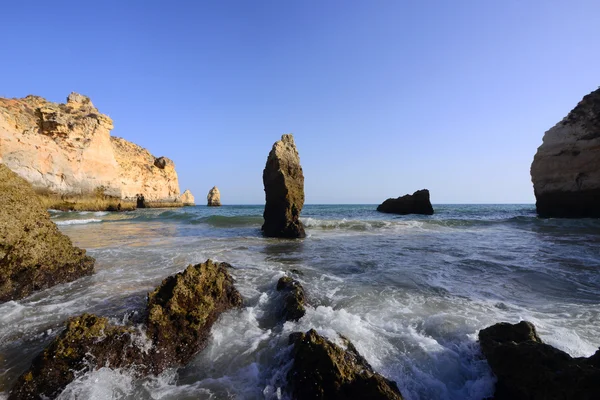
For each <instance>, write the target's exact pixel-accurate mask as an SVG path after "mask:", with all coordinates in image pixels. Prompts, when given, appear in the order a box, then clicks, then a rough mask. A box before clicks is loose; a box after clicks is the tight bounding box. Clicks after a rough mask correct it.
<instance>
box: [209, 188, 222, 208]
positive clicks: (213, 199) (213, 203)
mask: <svg viewBox="0 0 600 400" xmlns="http://www.w3.org/2000/svg"><path fill="white" fill-rule="evenodd" d="M206 201H207V205H208V206H209V207H220V206H221V192H219V188H218V187H216V186H213V188H212V189H210V190H209V191H208V195H207V196H206Z"/></svg>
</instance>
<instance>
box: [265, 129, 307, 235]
mask: <svg viewBox="0 0 600 400" xmlns="http://www.w3.org/2000/svg"><path fill="white" fill-rule="evenodd" d="M263 183H264V186H265V195H266V204H265V211H264V213H263V217H264V219H265V223H264V224H263V226H262V231H263V234H264V235H265V236H267V237H280V238H303V237H305V236H306V233H305V232H304V226H303V225H302V222H300V212H301V211H302V207H303V206H304V174H303V173H302V167H301V166H300V156H299V155H298V150H297V149H296V144H295V143H294V137H293V136H292V135H291V134H287V135H283V136H281V140H278V141H277V142H275V144H273V148H272V149H271V152H270V153H269V157H268V158H267V164H266V166H265V169H264V171H263Z"/></svg>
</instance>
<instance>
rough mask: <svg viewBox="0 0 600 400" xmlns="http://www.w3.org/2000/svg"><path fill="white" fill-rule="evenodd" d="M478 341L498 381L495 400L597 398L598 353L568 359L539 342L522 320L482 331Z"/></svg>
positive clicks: (599, 389) (599, 394)
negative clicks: (588, 356) (586, 356)
mask: <svg viewBox="0 0 600 400" xmlns="http://www.w3.org/2000/svg"><path fill="white" fill-rule="evenodd" d="M479 342H480V345H481V350H482V352H483V354H484V355H485V357H486V358H487V360H488V363H489V364H490V367H491V368H492V371H493V372H494V374H495V375H496V377H497V378H498V382H497V384H496V393H495V395H494V398H495V399H496V400H504V399H506V400H508V399H511V400H521V399H523V400H525V399H527V400H542V399H544V400H553V399H556V400H558V399H582V400H585V399H587V400H592V399H598V398H600V350H599V351H597V352H596V354H595V355H593V356H592V357H590V358H572V357H571V356H569V355H568V354H567V353H565V352H563V351H561V350H558V349H556V348H554V347H552V346H550V345H547V344H545V343H543V342H542V340H541V339H540V338H539V336H538V335H537V333H536V331H535V327H534V326H533V324H531V323H530V322H526V321H521V322H519V323H518V324H514V325H512V324H508V323H499V324H496V325H493V326H491V327H489V328H486V329H482V330H481V331H480V332H479Z"/></svg>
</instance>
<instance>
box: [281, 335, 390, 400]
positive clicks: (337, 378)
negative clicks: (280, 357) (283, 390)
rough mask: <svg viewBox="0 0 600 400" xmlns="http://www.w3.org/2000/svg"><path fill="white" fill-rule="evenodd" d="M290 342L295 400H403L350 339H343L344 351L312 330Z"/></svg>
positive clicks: (290, 373)
mask: <svg viewBox="0 0 600 400" xmlns="http://www.w3.org/2000/svg"><path fill="white" fill-rule="evenodd" d="M289 341H290V344H293V345H294V348H293V350H292V357H293V358H294V361H293V365H292V368H291V370H290V372H289V373H288V383H289V385H290V387H291V392H292V396H291V397H292V398H293V399H297V400H304V399H333V400H341V399H345V400H353V399H356V400H359V399H360V400H362V399H382V400H385V399H390V400H392V399H393V400H401V399H402V395H401V394H400V390H399V389H398V386H397V385H396V383H395V382H393V381H390V380H388V379H386V378H384V377H383V376H381V375H380V374H378V373H376V372H374V371H373V368H372V367H371V366H370V365H369V363H368V362H367V360H365V359H364V358H363V357H362V356H361V355H360V354H359V353H358V351H357V350H356V348H355V347H354V345H353V344H352V343H351V342H350V341H349V340H348V339H346V338H343V337H342V341H344V345H345V346H344V347H346V349H343V348H341V347H340V346H338V345H336V344H334V343H332V342H330V341H329V340H327V339H326V338H324V337H322V336H320V335H319V334H318V333H317V332H316V331H315V330H313V329H311V330H310V331H308V332H306V333H301V332H297V333H292V334H291V335H290V339H289Z"/></svg>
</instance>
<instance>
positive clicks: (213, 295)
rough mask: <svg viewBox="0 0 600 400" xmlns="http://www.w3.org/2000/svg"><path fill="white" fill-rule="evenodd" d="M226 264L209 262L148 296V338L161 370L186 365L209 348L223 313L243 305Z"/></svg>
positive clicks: (195, 267) (165, 281)
mask: <svg viewBox="0 0 600 400" xmlns="http://www.w3.org/2000/svg"><path fill="white" fill-rule="evenodd" d="M229 267H231V266H230V265H229V264H227V263H216V262H213V261H211V260H207V261H206V262H204V263H202V264H197V265H190V266H189V267H187V268H186V269H185V271H183V272H180V273H178V274H177V275H174V276H170V277H168V278H167V279H165V280H164V281H163V282H162V284H161V285H160V286H159V287H158V288H157V289H156V290H154V291H153V292H152V293H149V294H148V319H147V332H148V337H150V338H151V340H152V342H153V343H154V345H155V346H156V348H157V349H159V350H160V352H157V354H155V355H154V357H155V358H154V364H155V365H157V366H158V367H159V368H158V369H159V370H160V369H162V368H164V367H165V366H169V365H180V364H186V363H187V362H189V361H190V359H191V358H192V357H193V356H194V355H195V354H196V353H197V352H198V351H200V350H202V349H203V348H204V346H206V341H207V339H208V337H209V334H210V328H211V327H212V325H213V323H214V322H215V321H216V320H217V317H218V316H219V315H220V314H221V313H222V312H223V311H226V310H228V309H230V308H233V307H238V306H240V305H241V304H242V297H241V296H240V294H239V292H238V291H237V290H236V289H235V287H234V286H233V278H232V277H231V275H229V273H228V272H227V268H229Z"/></svg>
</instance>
